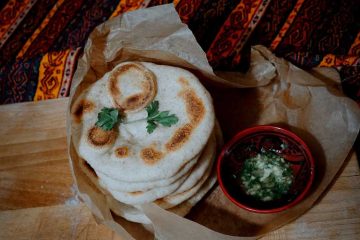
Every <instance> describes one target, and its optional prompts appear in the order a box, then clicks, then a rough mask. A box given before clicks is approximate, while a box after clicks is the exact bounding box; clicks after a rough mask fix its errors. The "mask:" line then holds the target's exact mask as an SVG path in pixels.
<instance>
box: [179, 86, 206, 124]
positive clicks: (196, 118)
mask: <svg viewBox="0 0 360 240" xmlns="http://www.w3.org/2000/svg"><path fill="white" fill-rule="evenodd" d="M181 95H182V97H183V98H184V101H185V104H186V112H187V114H188V116H189V118H190V121H191V124H192V125H193V126H194V127H196V126H197V125H198V124H199V123H200V122H201V120H202V119H203V118H204V116H205V106H204V104H203V102H202V101H201V99H200V98H198V97H197V96H196V93H195V91H194V90H192V89H187V90H185V91H184V92H182V94H181Z"/></svg>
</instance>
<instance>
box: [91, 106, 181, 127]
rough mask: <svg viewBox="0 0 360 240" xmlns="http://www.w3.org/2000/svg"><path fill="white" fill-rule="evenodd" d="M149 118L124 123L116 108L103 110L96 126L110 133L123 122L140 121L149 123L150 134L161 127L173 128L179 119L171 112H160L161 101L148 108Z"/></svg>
mask: <svg viewBox="0 0 360 240" xmlns="http://www.w3.org/2000/svg"><path fill="white" fill-rule="evenodd" d="M145 109H146V112H147V114H148V115H147V117H146V118H144V119H138V120H135V121H131V122H125V121H122V119H121V115H120V113H119V110H118V109H116V108H106V107H104V108H102V109H101V111H100V113H99V114H98V119H97V122H96V123H95V125H96V126H98V127H100V128H102V129H103V130H105V131H110V130H112V129H113V128H114V126H115V125H116V124H117V123H118V122H121V123H123V124H130V123H134V122H139V121H145V120H146V122H147V126H146V130H147V132H148V133H149V134H150V133H152V132H154V130H155V129H156V128H157V127H158V126H159V125H162V126H165V127H171V126H172V125H174V124H176V123H177V122H178V121H179V119H178V117H177V116H176V115H175V114H170V111H161V112H160V111H159V101H153V102H151V103H150V104H149V105H148V106H147V107H146V108H145Z"/></svg>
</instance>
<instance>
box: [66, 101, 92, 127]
mask: <svg viewBox="0 0 360 240" xmlns="http://www.w3.org/2000/svg"><path fill="white" fill-rule="evenodd" d="M94 108H95V103H93V102H91V101H89V100H86V99H82V100H80V101H79V102H78V103H76V104H75V105H74V107H73V109H72V111H71V113H72V116H73V118H74V120H75V121H76V122H78V123H79V122H80V121H81V119H82V117H83V115H84V113H87V112H91V111H92V110H93V109H94Z"/></svg>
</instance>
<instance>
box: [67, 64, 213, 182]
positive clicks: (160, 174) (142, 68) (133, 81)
mask: <svg viewBox="0 0 360 240" xmlns="http://www.w3.org/2000/svg"><path fill="white" fill-rule="evenodd" d="M153 100H158V101H159V102H160V109H159V110H160V111H164V110H169V111H170V112H171V113H173V114H175V115H176V116H177V117H178V118H179V121H178V123H177V124H175V125H173V126H171V127H163V126H159V127H158V128H157V129H156V130H155V131H154V132H153V133H152V134H149V133H147V131H146V121H138V122H135V123H131V124H119V125H118V126H117V127H116V128H115V129H114V130H112V131H104V130H102V129H101V128H98V127H95V123H96V121H97V115H98V113H99V112H100V110H101V109H102V108H103V107H109V108H114V107H116V108H119V109H122V110H123V112H124V114H125V121H128V122H130V121H134V120H138V119H141V118H146V116H147V112H146V110H145V109H144V107H145V106H146V105H147V104H148V103H149V102H151V101H153ZM72 117H73V124H72V127H73V132H74V135H77V136H73V141H74V146H75V148H76V149H77V152H78V154H79V155H80V156H81V157H82V158H84V159H85V160H86V161H87V162H88V163H89V164H90V165H91V167H92V168H93V169H95V171H97V172H98V171H99V172H102V173H104V174H107V175H108V176H111V177H112V178H114V179H118V180H121V181H129V182H144V181H154V180H159V179H167V178H169V177H171V176H174V175H175V174H176V173H177V172H178V171H179V169H180V168H181V167H182V166H184V164H186V162H187V161H189V160H191V159H192V158H193V157H194V156H196V155H197V154H199V153H200V151H201V150H202V149H203V147H204V145H205V144H206V142H207V140H208V138H209V136H210V134H211V131H212V130H213V127H214V110H213V106H212V100H211V97H210V95H209V93H208V92H207V91H206V89H205V88H204V87H203V86H202V85H201V84H200V82H199V80H198V79H197V78H196V77H195V76H194V75H193V74H192V73H190V72H189V71H187V70H184V69H181V68H176V67H171V66H163V65H156V64H152V63H135V62H127V63H122V64H119V65H118V66H116V67H115V68H114V69H113V70H112V71H111V72H109V73H107V74H105V75H104V76H103V78H102V79H101V80H99V81H97V82H95V83H94V84H93V85H91V86H90V87H89V89H88V90H87V91H85V92H84V94H83V95H82V96H81V97H80V98H79V99H78V101H76V103H75V104H74V105H73V106H72ZM135 173H136V174H135Z"/></svg>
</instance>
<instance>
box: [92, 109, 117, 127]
mask: <svg viewBox="0 0 360 240" xmlns="http://www.w3.org/2000/svg"><path fill="white" fill-rule="evenodd" d="M119 120H120V114H119V111H118V109H116V108H107V107H104V108H103V109H101V111H100V112H99V113H98V119H97V122H96V123H95V126H97V127H100V128H102V129H103V130H105V131H110V130H111V129H113V128H114V126H115V124H116V123H117V122H118V121H119Z"/></svg>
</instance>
